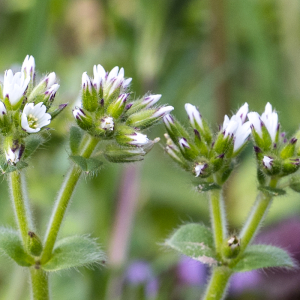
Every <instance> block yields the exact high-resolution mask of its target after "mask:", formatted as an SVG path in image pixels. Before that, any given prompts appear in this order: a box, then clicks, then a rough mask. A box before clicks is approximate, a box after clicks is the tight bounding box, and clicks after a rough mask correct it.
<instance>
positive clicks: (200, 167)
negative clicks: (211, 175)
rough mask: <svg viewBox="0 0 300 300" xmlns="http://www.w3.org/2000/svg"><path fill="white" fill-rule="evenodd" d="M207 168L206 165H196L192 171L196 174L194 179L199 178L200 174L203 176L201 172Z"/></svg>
mask: <svg viewBox="0 0 300 300" xmlns="http://www.w3.org/2000/svg"><path fill="white" fill-rule="evenodd" d="M206 168H207V164H197V165H196V167H195V169H194V171H195V174H196V177H199V176H200V175H201V174H203V171H204V170H205V169H206Z"/></svg>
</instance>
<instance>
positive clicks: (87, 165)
mask: <svg viewBox="0 0 300 300" xmlns="http://www.w3.org/2000/svg"><path fill="white" fill-rule="evenodd" d="M70 159H71V160H72V161H73V162H74V163H75V164H77V165H78V166H79V167H80V168H81V170H82V171H84V172H95V171H97V170H98V169H99V168H100V167H101V166H102V164H103V162H102V161H100V160H98V159H97V158H85V157H82V156H80V155H71V156H70Z"/></svg>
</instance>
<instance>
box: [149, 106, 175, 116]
mask: <svg viewBox="0 0 300 300" xmlns="http://www.w3.org/2000/svg"><path fill="white" fill-rule="evenodd" d="M173 109H174V107H173V106H162V107H160V108H159V109H158V110H157V111H156V112H155V113H154V114H153V115H152V116H151V117H152V118H160V117H164V116H165V115H167V114H169V113H170V112H171V111H172V110H173Z"/></svg>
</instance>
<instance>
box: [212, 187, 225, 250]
mask: <svg viewBox="0 0 300 300" xmlns="http://www.w3.org/2000/svg"><path fill="white" fill-rule="evenodd" d="M210 214H211V221H212V229H213V234H214V241H215V246H216V251H217V253H218V254H220V253H221V247H222V244H223V241H224V239H225V238H226V235H227V225H226V216H225V208H224V201H223V196H222V189H219V190H211V191H210Z"/></svg>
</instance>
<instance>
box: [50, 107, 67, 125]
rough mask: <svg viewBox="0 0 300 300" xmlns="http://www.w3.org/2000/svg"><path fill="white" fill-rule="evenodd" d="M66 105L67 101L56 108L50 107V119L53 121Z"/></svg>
mask: <svg viewBox="0 0 300 300" xmlns="http://www.w3.org/2000/svg"><path fill="white" fill-rule="evenodd" d="M67 106H68V103H65V104H61V105H59V106H58V108H56V109H54V110H53V109H50V110H49V111H48V113H49V114H50V115H51V121H53V119H54V118H56V117H57V116H58V115H59V114H60V113H61V112H62V111H63V110H64V109H65V108H66V107H67Z"/></svg>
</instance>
